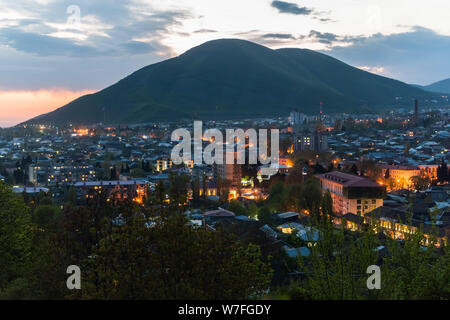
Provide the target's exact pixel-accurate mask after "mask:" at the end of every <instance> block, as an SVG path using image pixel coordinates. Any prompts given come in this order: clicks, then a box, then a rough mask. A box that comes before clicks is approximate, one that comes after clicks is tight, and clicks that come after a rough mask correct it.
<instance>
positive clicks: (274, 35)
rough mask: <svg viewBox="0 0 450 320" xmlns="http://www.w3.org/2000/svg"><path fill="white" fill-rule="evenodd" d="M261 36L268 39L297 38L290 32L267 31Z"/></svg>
mask: <svg viewBox="0 0 450 320" xmlns="http://www.w3.org/2000/svg"><path fill="white" fill-rule="evenodd" d="M261 37H262V38H266V39H292V40H295V39H296V38H295V37H294V36H293V35H292V34H290V33H266V34H264V35H262V36H261Z"/></svg>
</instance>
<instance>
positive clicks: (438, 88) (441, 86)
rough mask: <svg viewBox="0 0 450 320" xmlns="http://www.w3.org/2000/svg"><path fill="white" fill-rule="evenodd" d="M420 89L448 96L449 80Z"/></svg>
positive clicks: (449, 89) (449, 92)
mask: <svg viewBox="0 0 450 320" xmlns="http://www.w3.org/2000/svg"><path fill="white" fill-rule="evenodd" d="M422 88H423V89H424V90H426V91H430V92H436V93H447V94H450V79H446V80H442V81H438V82H435V83H433V84H430V85H429V86H424V87H422Z"/></svg>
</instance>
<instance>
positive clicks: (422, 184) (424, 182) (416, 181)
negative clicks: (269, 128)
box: [411, 176, 431, 191]
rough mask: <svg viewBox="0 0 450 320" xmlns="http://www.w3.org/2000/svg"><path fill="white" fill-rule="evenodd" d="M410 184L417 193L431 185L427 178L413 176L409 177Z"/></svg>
mask: <svg viewBox="0 0 450 320" xmlns="http://www.w3.org/2000/svg"><path fill="white" fill-rule="evenodd" d="M411 184H412V185H413V187H414V189H416V190H417V191H423V190H426V189H428V187H429V186H430V185H431V181H430V179H429V178H428V177H426V176H425V177H422V176H414V177H411Z"/></svg>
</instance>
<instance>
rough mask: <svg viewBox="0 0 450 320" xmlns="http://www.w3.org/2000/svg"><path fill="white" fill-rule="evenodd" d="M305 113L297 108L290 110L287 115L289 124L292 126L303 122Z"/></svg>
mask: <svg viewBox="0 0 450 320" xmlns="http://www.w3.org/2000/svg"><path fill="white" fill-rule="evenodd" d="M306 119H307V118H306V115H305V114H304V113H301V112H299V111H298V110H296V111H292V112H291V114H290V115H289V125H290V126H292V127H297V126H300V125H302V124H303V123H305V120H306Z"/></svg>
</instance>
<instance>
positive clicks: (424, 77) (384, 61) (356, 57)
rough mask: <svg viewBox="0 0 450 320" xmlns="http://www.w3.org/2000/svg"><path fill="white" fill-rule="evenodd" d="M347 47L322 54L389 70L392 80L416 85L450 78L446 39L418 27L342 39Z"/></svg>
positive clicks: (449, 46)
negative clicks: (394, 32) (386, 33)
mask: <svg viewBox="0 0 450 320" xmlns="http://www.w3.org/2000/svg"><path fill="white" fill-rule="evenodd" d="M342 39H343V41H348V42H349V43H348V44H347V45H342V44H338V45H335V46H332V47H329V49H328V50H325V51H323V52H324V53H326V54H329V55H331V56H333V57H335V58H337V59H340V60H343V61H345V62H347V63H349V64H351V65H355V66H370V67H374V66H375V67H380V66H382V68H384V73H386V70H389V74H392V76H393V77H395V78H396V79H399V80H402V81H405V82H408V83H418V84H430V83H432V82H435V81H438V80H442V79H446V78H449V77H450V71H449V70H450V59H449V58H448V52H450V36H447V35H442V34H439V33H437V32H435V31H433V30H430V29H427V28H423V27H420V26H413V27H411V28H410V30H409V31H407V32H403V33H397V34H390V35H383V34H380V33H378V34H374V35H372V36H368V37H363V36H359V37H343V38H342Z"/></svg>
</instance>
